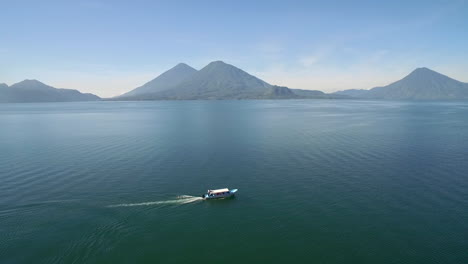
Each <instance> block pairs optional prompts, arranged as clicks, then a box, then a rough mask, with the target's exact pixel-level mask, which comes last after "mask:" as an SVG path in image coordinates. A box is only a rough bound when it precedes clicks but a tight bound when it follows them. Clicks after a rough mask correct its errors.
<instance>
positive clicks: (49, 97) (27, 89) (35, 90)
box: [0, 80, 100, 103]
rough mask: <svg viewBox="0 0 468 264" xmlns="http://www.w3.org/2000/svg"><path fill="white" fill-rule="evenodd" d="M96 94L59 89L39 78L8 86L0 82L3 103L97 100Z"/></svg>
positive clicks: (0, 98) (0, 97)
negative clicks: (42, 81) (38, 79)
mask: <svg viewBox="0 0 468 264" xmlns="http://www.w3.org/2000/svg"><path fill="white" fill-rule="evenodd" d="M96 100H100V98H99V97H98V96H96V95H94V94H89V93H80V92H79V91H77V90H72V89H57V88H54V87H52V86H48V85H46V84H43V83H41V82H40V81H37V80H24V81H22V82H19V83H16V84H13V85H12V86H8V85H6V84H0V102H1V103H26V102H73V101H96Z"/></svg>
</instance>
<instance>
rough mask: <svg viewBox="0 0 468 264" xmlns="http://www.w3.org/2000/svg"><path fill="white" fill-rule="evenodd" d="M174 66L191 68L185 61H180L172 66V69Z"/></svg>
mask: <svg viewBox="0 0 468 264" xmlns="http://www.w3.org/2000/svg"><path fill="white" fill-rule="evenodd" d="M176 68H191V69H193V68H192V67H190V65H188V64H186V63H183V62H180V63H178V64H177V65H176V66H174V67H173V69H176Z"/></svg>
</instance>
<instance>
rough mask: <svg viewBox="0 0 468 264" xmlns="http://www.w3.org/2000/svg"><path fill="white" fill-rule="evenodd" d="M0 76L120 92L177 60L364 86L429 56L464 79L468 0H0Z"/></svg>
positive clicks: (333, 87) (275, 77)
mask: <svg viewBox="0 0 468 264" xmlns="http://www.w3.org/2000/svg"><path fill="white" fill-rule="evenodd" d="M0 14H1V15H0V83H6V84H8V85H11V84H14V83H16V82H20V81H22V80H24V79H37V80H39V81H41V82H44V83H46V84H48V85H51V86H54V87H57V88H71V89H78V90H80V91H82V92H91V93H94V94H97V95H99V96H101V97H111V96H116V95H120V94H122V93H125V92H127V91H130V90H132V89H133V88H136V87H138V86H141V85H143V84H144V83H146V82H148V81H150V80H151V79H153V78H155V77H156V76H158V75H159V74H161V73H162V72H164V71H165V70H167V69H169V68H171V67H173V66H175V65H176V64H177V63H179V62H184V63H187V64H189V65H191V66H192V67H194V68H196V69H201V68H203V67H204V66H205V65H206V64H208V63H209V62H211V61H215V60H222V61H224V62H226V63H229V64H232V65H235V66H236V67H239V68H241V69H243V70H245V71H247V72H248V73H250V74H253V75H255V76H257V77H259V78H261V79H263V80H265V81H266V82H268V83H270V84H276V85H283V86H288V87H290V88H301V89H311V90H322V91H325V92H333V91H338V90H344V89H370V88H372V87H375V86H382V85H386V84H389V83H391V82H393V81H396V80H398V79H401V78H402V77H404V76H405V75H407V74H409V73H410V72H411V71H412V70H414V69H415V68H418V67H428V68H431V69H433V70H435V71H438V72H440V73H443V74H445V75H448V76H450V77H452V78H455V79H457V80H460V81H463V82H468V0H453V1H451V0H445V1H431V0H426V1H410V0H406V1H400V0H393V1H359V0H355V1H333V0H327V1H312V0H311V1H294V0H290V1H275V0H270V1H242V0H236V1H223V0H216V1H203V0H197V1H195V0H193V1H177V0H172V1H157V0H154V1H138V0H133V1H118V0H114V1H104V0H96V1H92V0H83V1H77V0H75V1H69V0H61V1H49V0H41V1H23V0H0Z"/></svg>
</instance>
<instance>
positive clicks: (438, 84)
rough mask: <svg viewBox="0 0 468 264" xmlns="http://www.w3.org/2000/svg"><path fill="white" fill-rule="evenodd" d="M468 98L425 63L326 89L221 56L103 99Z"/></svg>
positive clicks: (31, 95)
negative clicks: (398, 74)
mask: <svg viewBox="0 0 468 264" xmlns="http://www.w3.org/2000/svg"><path fill="white" fill-rule="evenodd" d="M351 98H360V99H384V100H385V99H389V100H454V99H457V100H458V99H460V100H463V99H468V83H463V82H460V81H457V80H454V79H452V78H450V77H447V76H445V75H443V74H440V73H438V72H435V71H433V70H430V69H428V68H418V69H416V70H414V71H413V72H411V73H410V74H409V75H408V76H406V77H404V78H403V79H401V80H399V81H396V82H394V83H391V84H389V85H387V86H382V87H375V88H372V89H370V90H364V89H362V90H356V89H351V90H344V91H339V92H335V93H331V94H327V93H324V92H321V91H318V90H301V89H291V88H288V87H284V86H277V85H271V84H269V83H267V82H265V81H263V80H261V79H259V78H257V77H255V76H253V75H250V74H249V73H247V72H245V71H243V70H241V69H239V68H237V67H235V66H233V65H230V64H227V63H224V62H222V61H214V62H211V63H209V64H208V65H206V66H205V67H204V68H202V69H201V70H196V69H194V68H192V67H190V66H189V65H187V64H184V63H179V64H177V65H176V66H175V67H173V68H171V69H169V70H168V71H166V72H164V73H162V74H161V75H159V76H158V77H156V78H155V79H153V80H151V81H149V82H147V83H145V84H144V85H142V86H140V87H137V88H135V89H133V90H131V91H129V92H127V93H125V94H123V95H120V96H117V97H114V98H110V99H107V100H114V101H130V100H223V99H351ZM96 100H100V98H99V97H98V96H96V95H93V94H84V93H80V92H79V91H77V90H71V89H57V88H54V87H51V86H48V85H46V84H44V83H41V82H39V81H37V80H24V81H22V82H19V83H16V84H14V85H11V86H8V85H6V84H0V103H9V102H71V101H96Z"/></svg>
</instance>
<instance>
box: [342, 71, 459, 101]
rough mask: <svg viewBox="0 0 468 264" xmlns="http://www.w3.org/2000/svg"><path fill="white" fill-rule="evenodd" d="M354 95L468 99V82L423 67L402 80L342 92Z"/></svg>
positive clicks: (405, 98)
mask: <svg viewBox="0 0 468 264" xmlns="http://www.w3.org/2000/svg"><path fill="white" fill-rule="evenodd" d="M340 94H347V95H350V96H353V97H360V98H370V99H391V100H400V99H403V100H407V99H409V100H451V99H468V84H467V83H463V82H460V81H457V80H455V79H452V78H450V77H448V76H446V75H443V74H441V73H438V72H436V71H433V70H431V69H429V68H426V67H422V68H417V69H415V70H413V71H412V72H411V73H410V74H408V75H407V76H406V77H404V78H403V79H401V80H398V81H396V82H393V83H391V84H389V85H387V86H382V87H375V88H373V89H371V90H369V91H365V90H361V91H356V90H354V91H353V90H347V91H343V92H340Z"/></svg>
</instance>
